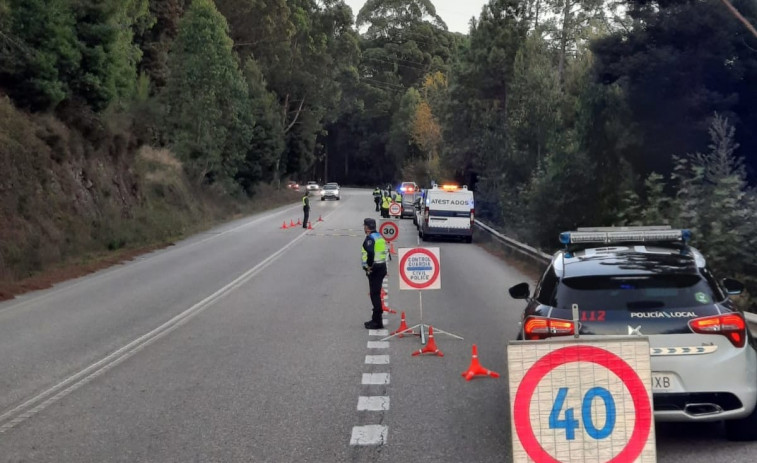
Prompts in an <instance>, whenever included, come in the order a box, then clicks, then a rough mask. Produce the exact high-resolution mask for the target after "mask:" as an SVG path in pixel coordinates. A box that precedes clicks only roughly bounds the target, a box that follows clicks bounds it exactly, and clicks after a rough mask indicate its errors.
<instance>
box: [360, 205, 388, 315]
mask: <svg viewBox="0 0 757 463" xmlns="http://www.w3.org/2000/svg"><path fill="white" fill-rule="evenodd" d="M363 229H364V231H365V240H364V241H363V247H362V248H361V254H362V255H361V257H362V266H363V270H364V271H365V275H366V276H367V277H368V287H369V288H370V295H371V304H372V305H373V313H372V315H371V319H370V320H368V321H367V322H365V327H366V328H367V329H369V330H380V329H383V328H384V317H383V314H384V310H383V307H381V286H382V283H383V282H384V277H386V256H387V246H386V241H384V238H383V237H382V236H381V235H380V234H379V233H378V232H377V231H376V221H375V220H374V219H371V218H367V219H365V220H363Z"/></svg>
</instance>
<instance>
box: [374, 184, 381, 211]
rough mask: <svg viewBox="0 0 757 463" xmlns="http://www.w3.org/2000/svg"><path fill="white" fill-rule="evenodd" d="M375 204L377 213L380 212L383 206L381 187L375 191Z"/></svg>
mask: <svg viewBox="0 0 757 463" xmlns="http://www.w3.org/2000/svg"><path fill="white" fill-rule="evenodd" d="M373 202H374V203H376V212H378V211H379V207H380V206H381V188H379V187H376V188H375V189H374V190H373Z"/></svg>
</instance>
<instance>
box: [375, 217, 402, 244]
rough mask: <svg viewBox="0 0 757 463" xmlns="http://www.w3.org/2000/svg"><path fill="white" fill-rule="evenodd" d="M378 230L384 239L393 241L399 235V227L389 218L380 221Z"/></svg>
mask: <svg viewBox="0 0 757 463" xmlns="http://www.w3.org/2000/svg"><path fill="white" fill-rule="evenodd" d="M378 232H379V234H381V237H382V238H384V239H385V240H386V241H394V240H396V239H397V237H398V236H400V228H399V227H398V226H397V224H396V223H394V222H392V221H391V220H384V221H383V222H381V225H380V226H379V230H378Z"/></svg>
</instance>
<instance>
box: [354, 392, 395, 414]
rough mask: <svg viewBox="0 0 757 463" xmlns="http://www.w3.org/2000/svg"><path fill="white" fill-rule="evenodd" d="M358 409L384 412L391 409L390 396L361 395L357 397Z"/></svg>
mask: <svg viewBox="0 0 757 463" xmlns="http://www.w3.org/2000/svg"><path fill="white" fill-rule="evenodd" d="M357 409H358V411H366V412H383V411H385V410H389V397H388V396H371V397H364V396H360V397H358V398H357Z"/></svg>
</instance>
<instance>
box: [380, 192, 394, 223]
mask: <svg viewBox="0 0 757 463" xmlns="http://www.w3.org/2000/svg"><path fill="white" fill-rule="evenodd" d="M391 204H392V198H391V197H389V193H386V194H384V195H383V196H382V197H381V217H383V218H385V219H388V218H389V206H390V205H391Z"/></svg>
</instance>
